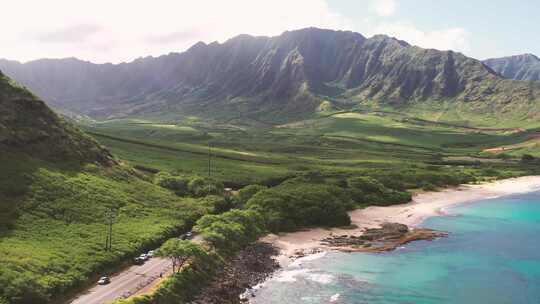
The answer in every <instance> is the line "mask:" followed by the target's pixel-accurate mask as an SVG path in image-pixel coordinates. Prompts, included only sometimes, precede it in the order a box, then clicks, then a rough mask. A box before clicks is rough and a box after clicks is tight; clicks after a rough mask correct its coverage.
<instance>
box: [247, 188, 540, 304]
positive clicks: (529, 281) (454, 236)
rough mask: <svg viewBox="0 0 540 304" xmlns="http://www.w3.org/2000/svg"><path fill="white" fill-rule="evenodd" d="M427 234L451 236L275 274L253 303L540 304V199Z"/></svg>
mask: <svg viewBox="0 0 540 304" xmlns="http://www.w3.org/2000/svg"><path fill="white" fill-rule="evenodd" d="M448 211H449V213H450V215H449V216H445V217H432V218H429V219H427V220H426V221H425V222H423V223H422V226H423V227H428V228H433V229H437V230H441V231H447V232H449V233H450V235H449V237H448V238H443V239H439V240H435V241H419V242H414V243H411V244H408V245H406V246H404V247H402V248H399V249H398V250H396V251H393V252H389V253H376V254H371V253H328V254H324V255H323V254H321V255H318V256H317V255H316V256H311V257H309V258H307V259H301V260H299V261H297V262H296V263H295V264H293V265H291V266H290V267H288V268H286V269H283V270H282V271H280V272H278V273H276V275H275V276H274V277H273V278H272V279H271V280H269V281H268V282H266V283H265V284H264V285H263V287H261V289H259V290H258V291H257V292H256V297H255V298H253V301H252V303H255V304H269V303H287V304H297V303H298V304H300V303H302V304H303V303H314V304H319V303H343V304H356V303H358V304H360V303H362V304H363V303H369V304H383V303H384V304H390V303H392V304H395V303H411V304H445V303H452V304H454V303H455V304H458V303H459V304H469V303H470V304H473V303H474V304H503V303H504V304H510V303H511V304H530V303H535V304H536V303H540V192H535V193H528V194H520V195H514V196H506V197H501V198H496V199H489V200H483V201H478V202H474V203H469V204H464V205H460V206H457V207H454V208H452V209H450V210H448Z"/></svg>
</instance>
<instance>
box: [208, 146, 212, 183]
mask: <svg viewBox="0 0 540 304" xmlns="http://www.w3.org/2000/svg"><path fill="white" fill-rule="evenodd" d="M211 159H212V148H211V146H210V141H208V177H210V165H211V163H210V161H211Z"/></svg>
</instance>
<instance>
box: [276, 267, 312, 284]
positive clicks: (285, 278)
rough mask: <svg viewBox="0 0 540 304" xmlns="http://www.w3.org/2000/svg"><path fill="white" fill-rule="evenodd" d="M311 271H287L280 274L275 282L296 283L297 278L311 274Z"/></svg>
mask: <svg viewBox="0 0 540 304" xmlns="http://www.w3.org/2000/svg"><path fill="white" fill-rule="evenodd" d="M310 271H311V270H310V269H293V270H285V271H281V272H280V273H278V275H277V276H276V277H275V278H274V280H276V281H278V282H296V277H297V276H300V275H303V274H306V273H309V272H310Z"/></svg>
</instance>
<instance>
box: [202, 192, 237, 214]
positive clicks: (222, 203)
mask: <svg viewBox="0 0 540 304" xmlns="http://www.w3.org/2000/svg"><path fill="white" fill-rule="evenodd" d="M199 203H200V204H201V206H202V207H204V209H205V210H210V213H223V212H226V211H229V210H230V209H231V207H232V204H231V202H230V201H229V200H227V199H225V197H223V196H217V195H208V196H205V197H203V198H200V199H199Z"/></svg>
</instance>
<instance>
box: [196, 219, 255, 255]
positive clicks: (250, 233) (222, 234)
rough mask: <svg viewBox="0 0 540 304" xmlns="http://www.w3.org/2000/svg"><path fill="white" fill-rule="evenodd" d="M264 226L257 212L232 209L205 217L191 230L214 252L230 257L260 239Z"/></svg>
mask: <svg viewBox="0 0 540 304" xmlns="http://www.w3.org/2000/svg"><path fill="white" fill-rule="evenodd" d="M264 224H265V223H264V220H263V217H262V216H261V214H260V213H258V212H257V211H255V210H238V209H234V210H231V211H228V212H225V213H222V214H219V215H205V216H203V217H202V218H200V219H199V220H198V221H197V225H196V226H195V227H194V228H193V229H194V230H195V231H196V232H197V233H200V234H201V235H202V237H203V238H204V239H205V240H206V241H207V242H209V243H210V244H211V245H212V246H213V247H214V249H216V251H218V252H220V253H222V254H225V255H230V254H233V253H235V252H236V251H237V250H240V249H242V248H243V247H244V246H246V245H248V244H250V243H252V242H254V241H256V240H257V239H258V238H259V237H261V236H262V235H263V233H264V232H265V231H266V229H265V227H264Z"/></svg>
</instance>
